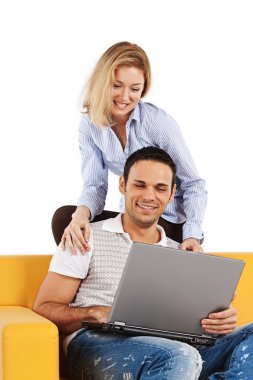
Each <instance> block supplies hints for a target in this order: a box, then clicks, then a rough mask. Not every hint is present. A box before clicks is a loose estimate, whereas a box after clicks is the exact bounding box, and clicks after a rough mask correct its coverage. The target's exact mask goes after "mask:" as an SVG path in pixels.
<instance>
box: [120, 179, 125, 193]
mask: <svg viewBox="0 0 253 380" xmlns="http://www.w3.org/2000/svg"><path fill="white" fill-rule="evenodd" d="M119 191H120V192H121V194H122V195H125V180H124V177H123V175H121V176H120V177H119Z"/></svg>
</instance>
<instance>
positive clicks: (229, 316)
mask: <svg viewBox="0 0 253 380" xmlns="http://www.w3.org/2000/svg"><path fill="white" fill-rule="evenodd" d="M236 323H237V310H236V309H235V308H234V307H233V306H230V307H229V308H228V309H227V310H224V311H220V312H218V313H211V314H210V315H209V316H208V318H207V319H202V321H201V325H202V328H203V329H204V330H205V331H206V332H207V333H209V334H219V335H221V334H229V333H231V332H233V330H234V329H235V328H236Z"/></svg>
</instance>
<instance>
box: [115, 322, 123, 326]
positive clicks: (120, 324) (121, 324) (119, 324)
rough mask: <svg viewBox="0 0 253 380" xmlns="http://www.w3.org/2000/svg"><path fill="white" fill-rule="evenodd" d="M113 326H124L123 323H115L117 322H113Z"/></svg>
mask: <svg viewBox="0 0 253 380" xmlns="http://www.w3.org/2000/svg"><path fill="white" fill-rule="evenodd" d="M114 325H118V326H125V325H126V324H125V322H117V321H115V322H114Z"/></svg>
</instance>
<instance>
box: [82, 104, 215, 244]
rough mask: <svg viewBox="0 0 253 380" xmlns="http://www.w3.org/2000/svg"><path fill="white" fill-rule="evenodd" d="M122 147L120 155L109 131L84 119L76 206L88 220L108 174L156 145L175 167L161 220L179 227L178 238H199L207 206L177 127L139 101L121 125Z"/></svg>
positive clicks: (100, 205) (97, 208)
mask: <svg viewBox="0 0 253 380" xmlns="http://www.w3.org/2000/svg"><path fill="white" fill-rule="evenodd" d="M126 133H127V142H126V146H125V149H124V151H123V149H122V146H121V144H120V141H119V139H118V137H117V136H116V135H115V133H114V132H113V130H112V129H111V128H98V127H96V126H95V125H94V124H93V123H92V122H91V121H90V119H89V116H88V115H87V114H85V115H83V116H82V119H81V123H80V128H79V146H80V151H81V157H82V164H81V172H82V177H83V181H84V186H83V191H82V194H81V196H80V198H79V201H78V206H80V205H85V206H87V207H88V208H89V210H90V212H91V217H92V218H93V217H94V216H95V215H97V214H100V213H101V212H102V211H103V209H104V205H105V199H106V194H107V190H108V169H109V170H111V171H112V172H113V173H114V174H117V175H121V174H122V173H123V168H124V164H125V161H126V159H127V157H128V156H129V155H130V154H132V153H133V152H134V151H136V150H137V149H140V148H142V147H145V146H150V145H152V146H156V147H159V148H162V149H164V150H165V151H166V152H168V153H169V155H170V156H171V158H172V159H173V161H174V163H175V164H176V168H177V178H176V184H177V190H176V194H175V199H174V202H173V203H170V204H169V205H168V206H167V208H166V210H165V212H164V215H163V217H164V218H165V219H167V220H169V221H171V222H173V223H183V222H186V223H185V224H184V227H183V239H186V238H189V237H195V238H197V239H202V221H203V217H204V212H205V206H206V201H207V192H206V190H205V181H204V180H203V179H201V178H200V176H199V174H198V171H197V169H196V168H195V165H194V162H193V159H192V157H191V155H190V152H189V150H188V148H187V146H186V144H185V142H184V139H183V137H182V135H181V132H180V129H179V127H178V125H177V123H176V122H175V121H174V120H173V119H172V117H171V116H169V115H168V114H166V113H165V112H164V111H163V110H161V109H160V108H158V107H156V106H155V105H153V104H150V103H144V102H142V101H140V102H139V103H138V105H137V106H136V107H135V109H134V110H133V111H132V113H131V115H130V117H129V120H128V122H127V124H126Z"/></svg>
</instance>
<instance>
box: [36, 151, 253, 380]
mask: <svg viewBox="0 0 253 380" xmlns="http://www.w3.org/2000/svg"><path fill="white" fill-rule="evenodd" d="M119 188H120V191H121V193H122V194H123V195H124V196H125V209H126V211H125V214H123V215H119V216H117V217H116V218H112V219H109V220H106V221H102V222H98V223H94V224H93V227H92V233H91V237H90V241H89V244H90V247H91V249H90V251H89V252H88V253H87V254H86V255H82V254H81V253H80V252H78V254H77V255H76V256H73V255H71V252H70V251H66V252H63V251H62V250H61V249H60V248H58V250H57V251H56V254H55V255H54V257H53V259H52V262H51V265H50V268H49V273H48V275H47V277H46V279H45V281H44V282H43V284H42V286H41V288H40V290H39V293H38V296H37V298H36V300H35V304H34V307H33V309H34V311H36V312H38V313H39V314H41V315H43V316H45V317H47V318H48V319H50V320H51V321H53V322H54V323H55V324H56V325H57V326H58V328H59V330H60V331H61V332H62V333H63V334H66V335H67V337H66V344H67V345H68V349H67V351H68V353H67V355H68V361H69V369H70V374H71V378H73V379H81V378H82V379H115V380H118V379H150V380H151V379H172V380H174V379H176V380H184V379H185V380H191V379H198V378H200V379H205V378H207V377H208V376H210V377H209V378H210V379H221V378H224V377H225V378H227V379H234V378H238V379H250V377H251V376H252V373H253V361H252V360H251V357H250V355H251V354H253V334H252V329H253V326H252V325H248V326H246V327H244V328H241V329H240V330H239V331H234V329H235V326H236V310H235V309H234V308H233V307H230V308H229V309H227V310H224V311H222V312H219V313H212V314H211V315H209V318H206V319H203V320H202V321H201V324H202V328H203V330H205V331H206V332H208V333H216V334H219V335H222V337H221V338H218V339H217V340H216V343H215V345H214V346H212V347H200V346H198V347H195V348H194V347H192V346H190V345H188V344H186V343H182V342H178V341H174V340H169V339H164V338H158V337H157V338H156V337H147V336H137V337H136V336H135V337H129V336H121V335H109V334H103V333H98V332H94V331H84V330H83V329H82V325H81V321H82V320H87V321H90V322H105V321H107V318H108V313H109V310H110V306H111V304H112V301H113V297H114V294H115V292H116V289H117V286H118V283H119V280H120V276H121V273H122V271H123V268H124V265H125V262H126V258H127V254H128V251H129V248H130V246H131V242H132V241H133V240H134V241H138V242H143V243H149V244H160V245H164V246H170V247H178V243H176V242H174V241H172V240H170V239H168V238H166V236H165V234H164V231H163V229H162V228H161V227H160V226H158V225H157V221H158V219H159V217H160V215H161V214H162V212H163V210H164V208H165V207H166V205H167V203H168V202H172V201H173V197H174V193H175V165H174V163H173V161H172V160H171V158H170V157H169V156H168V154H167V153H165V152H164V151H163V150H161V149H158V148H155V147H147V148H143V149H140V150H138V151H136V152H135V153H133V154H132V155H131V156H130V157H129V158H128V160H127V161H126V164H125V168H124V175H123V176H122V177H120V184H119ZM214 281H215V279H214ZM78 330H80V331H78ZM77 331H78V332H77ZM224 334H228V335H226V336H223V335H224ZM201 358H202V359H201ZM202 360H203V368H202V371H201V366H202ZM200 371H201V374H200ZM199 376H200V377H199Z"/></svg>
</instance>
